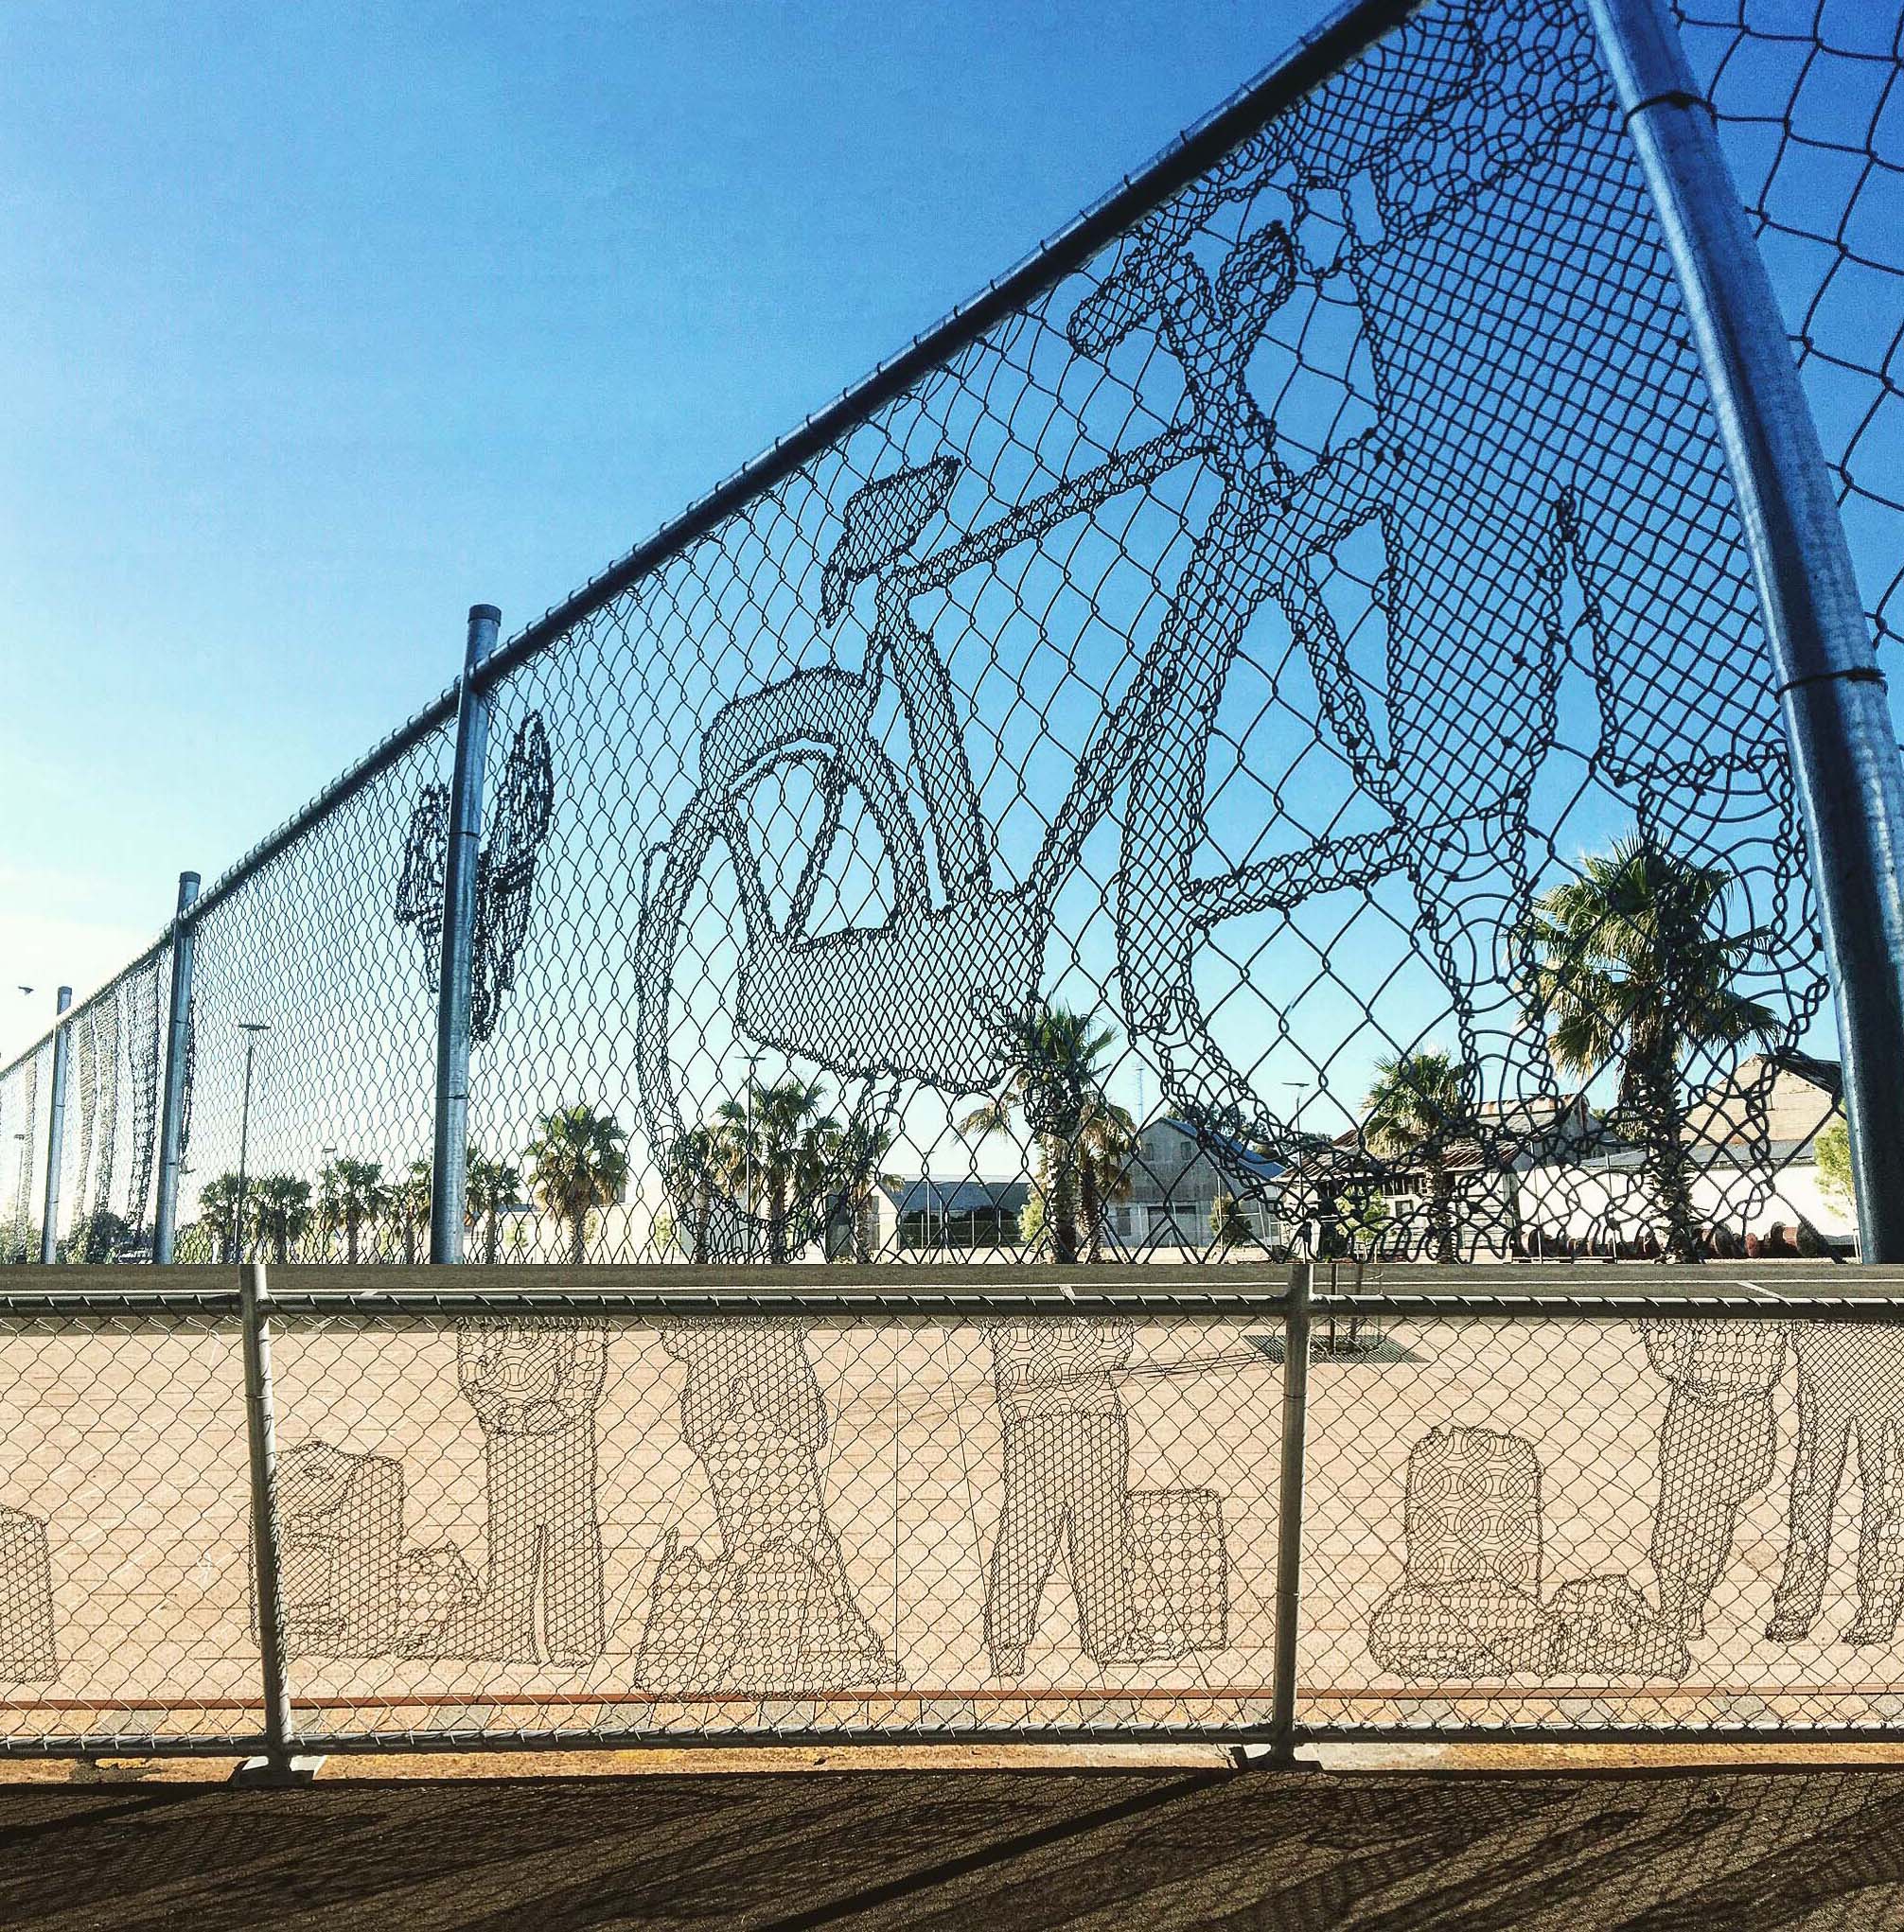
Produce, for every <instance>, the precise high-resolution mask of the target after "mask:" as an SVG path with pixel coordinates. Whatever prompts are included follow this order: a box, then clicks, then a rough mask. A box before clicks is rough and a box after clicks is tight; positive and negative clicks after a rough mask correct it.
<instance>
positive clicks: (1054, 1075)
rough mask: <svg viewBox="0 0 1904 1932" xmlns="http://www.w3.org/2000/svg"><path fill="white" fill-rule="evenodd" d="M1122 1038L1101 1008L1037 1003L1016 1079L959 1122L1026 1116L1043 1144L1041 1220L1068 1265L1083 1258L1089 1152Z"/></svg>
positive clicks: (988, 1124) (1024, 1024)
mask: <svg viewBox="0 0 1904 1932" xmlns="http://www.w3.org/2000/svg"><path fill="white" fill-rule="evenodd" d="M1117 1037H1118V1036H1117V1034H1116V1032H1115V1031H1114V1030H1113V1029H1112V1028H1111V1027H1105V1026H1101V1025H1100V1024H1099V1022H1098V1017H1097V1014H1096V1012H1095V1011H1092V1012H1086V1013H1081V1012H1075V1011H1073V1010H1071V1009H1070V1008H1069V1007H1061V1006H1049V1005H1043V1004H1040V1005H1037V1006H1034V1007H1031V1008H1030V1009H1029V1010H1027V1011H1025V1012H1024V1013H1021V1014H1020V1015H1019V1016H1018V1018H1017V1019H1016V1020H1015V1021H1014V1023H1013V1027H1012V1073H1011V1076H1010V1078H1009V1079H1008V1080H1006V1082H1005V1084H1004V1086H1003V1087H1001V1088H1000V1089H999V1091H998V1093H997V1094H996V1096H995V1097H994V1098H992V1099H991V1100H989V1101H987V1102H986V1104H985V1105H984V1106H982V1107H975V1108H974V1109H973V1110H972V1111H971V1113H969V1114H967V1115H965V1117H964V1118H963V1119H962V1120H961V1121H960V1122H959V1132H960V1133H962V1134H965V1135H967V1136H971V1135H974V1134H984V1133H1004V1132H1007V1131H1009V1129H1010V1127H1011V1124H1012V1120H1013V1117H1014V1115H1023V1116H1024V1120H1025V1124H1026V1125H1027V1126H1028V1127H1029V1128H1030V1129H1031V1134H1032V1137H1033V1140H1034V1141H1035V1143H1036V1147H1037V1160H1036V1178H1037V1182H1038V1188H1039V1194H1040V1197H1041V1199H1042V1201H1043V1203H1044V1213H1043V1216H1042V1217H1041V1219H1042V1221H1043V1224H1044V1225H1045V1226H1046V1227H1049V1231H1050V1242H1051V1250H1052V1258H1053V1259H1054V1260H1056V1261H1058V1262H1060V1263H1063V1264H1065V1265H1069V1264H1071V1263H1074V1262H1075V1261H1076V1260H1077V1258H1078V1247H1079V1242H1078V1208H1079V1197H1080V1193H1081V1191H1082V1175H1081V1172H1080V1168H1081V1166H1082V1160H1081V1154H1082V1150H1083V1148H1084V1140H1085V1132H1086V1129H1087V1127H1088V1126H1089V1124H1090V1121H1091V1119H1092V1116H1093V1114H1094V1112H1095V1111H1096V1110H1099V1109H1105V1108H1108V1107H1109V1105H1110V1103H1109V1102H1108V1101H1107V1100H1106V1099H1105V1098H1104V1094H1103V1080H1102V1070H1101V1065H1100V1063H1101V1062H1102V1059H1103V1057H1104V1055H1105V1054H1106V1053H1107V1052H1109V1050H1110V1049H1111V1047H1112V1045H1114V1044H1115V1043H1116V1041H1117ZM1117 1111H1118V1112H1121V1111H1122V1110H1121V1109H1119V1110H1117ZM1123 1117H1124V1119H1125V1120H1126V1121H1128V1120H1129V1118H1130V1115H1128V1114H1125V1115H1124V1116H1123Z"/></svg>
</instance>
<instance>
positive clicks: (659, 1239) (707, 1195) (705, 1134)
mask: <svg viewBox="0 0 1904 1932" xmlns="http://www.w3.org/2000/svg"><path fill="white" fill-rule="evenodd" d="M725 1152H726V1149H725V1144H724V1143H723V1141H722V1139H721V1137H720V1133H719V1131H718V1129H717V1127H716V1126H714V1125H708V1124H703V1125H702V1126H699V1127H690V1128H689V1129H687V1131H686V1132H685V1133H682V1134H681V1136H680V1138H679V1140H677V1141H676V1142H675V1145H674V1148H673V1150H672V1151H671V1153H670V1154H669V1157H668V1164H667V1172H666V1174H665V1176H664V1177H663V1178H664V1181H665V1184H666V1186H667V1193H668V1199H669V1200H670V1201H673V1202H675V1203H686V1216H687V1226H686V1227H685V1228H683V1227H682V1226H681V1224H680V1221H679V1220H678V1219H677V1217H676V1215H675V1213H674V1211H673V1210H671V1209H663V1210H662V1213H661V1214H659V1215H657V1216H656V1217H655V1226H654V1240H655V1244H656V1246H657V1248H658V1249H659V1250H660V1252H661V1253H662V1254H666V1253H668V1252H669V1251H670V1250H671V1249H677V1248H678V1249H679V1251H680V1252H681V1254H682V1255H684V1256H686V1257H687V1259H688V1260H690V1261H692V1262H693V1263H694V1264H695V1266H696V1267H697V1268H698V1267H704V1266H705V1265H706V1263H707V1258H708V1226H709V1223H710V1222H711V1221H713V1219H714V1184H715V1181H716V1178H717V1177H718V1176H719V1175H720V1173H721V1172H722V1171H723V1170H724V1168H725ZM663 1217H665V1221H666V1226H665V1228H663V1226H662V1221H663Z"/></svg>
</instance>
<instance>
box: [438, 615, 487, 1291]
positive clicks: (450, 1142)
mask: <svg viewBox="0 0 1904 1932" xmlns="http://www.w3.org/2000/svg"><path fill="white" fill-rule="evenodd" d="M501 625H502V612H501V611H500V610H498V609H497V608H496V606H494V605H493V604H477V605H474V606H471V607H470V611H469V631H468V637H467V641H466V642H465V644H464V649H463V676H462V679H461V681H460V683H459V685H458V688H457V693H456V762H455V766H454V768H453V771H452V773H451V776H450V849H449V852H448V855H447V860H446V863H445V865H444V868H443V965H442V972H441V974H440V975H439V977H438V979H437V984H436V1109H435V1120H434V1133H433V1134H432V1144H433V1149H434V1152H433V1158H432V1162H431V1168H430V1258H431V1260H432V1262H435V1263H438V1264H439V1265H440V1264H447V1263H454V1262H459V1261H461V1260H462V1258H463V1210H464V1191H465V1181H466V1179H467V1175H466V1172H465V1165H466V1162H467V1150H468V1143H469V1010H470V1002H471V998H472V996H473V993H474V979H475V970H476V910H477V907H476V887H477V871H478V866H479V861H480V855H481V851H482V842H483V770H484V764H485V761H486V759H487V757H488V751H489V694H488V693H487V692H486V691H484V690H482V689H481V688H480V687H479V685H478V683H477V679H476V673H477V671H478V670H479V669H480V668H481V666H482V664H483V662H484V660H485V659H486V658H487V657H488V656H489V654H490V652H492V651H493V650H494V649H495V648H496V639H497V634H498V632H499V630H500V628H501Z"/></svg>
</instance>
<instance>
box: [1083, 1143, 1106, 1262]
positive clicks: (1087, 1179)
mask: <svg viewBox="0 0 1904 1932" xmlns="http://www.w3.org/2000/svg"><path fill="white" fill-rule="evenodd" d="M1078 1182H1079V1189H1080V1192H1081V1194H1082V1197H1083V1203H1082V1204H1083V1211H1084V1259H1085V1260H1086V1261H1087V1262H1091V1263H1096V1262H1098V1261H1102V1259H1103V1245H1102V1243H1103V1223H1104V1203H1103V1196H1102V1192H1101V1191H1100V1189H1099V1186H1098V1169H1097V1164H1096V1163H1095V1162H1094V1161H1093V1160H1091V1158H1090V1157H1089V1156H1088V1155H1086V1156H1085V1157H1084V1159H1083V1160H1081V1161H1080V1162H1079V1163H1078Z"/></svg>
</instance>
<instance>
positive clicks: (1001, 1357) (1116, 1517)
mask: <svg viewBox="0 0 1904 1932" xmlns="http://www.w3.org/2000/svg"><path fill="white" fill-rule="evenodd" d="M1136 1332H1137V1324H1136V1323H1135V1322H1130V1321H1104V1320H1097V1321H1094V1320H1089V1319H1085V1318H1084V1317H1076V1318H1066V1319H1052V1318H1049V1317H1047V1318H1045V1319H1043V1320H1038V1321H1030V1322H1000V1323H997V1324H995V1325H993V1326H992V1329H991V1341H992V1384H993V1388H994V1389H995V1391H996V1395H997V1400H998V1413H999V1417H1000V1420H1001V1421H1002V1423H1003V1426H1004V1435H1005V1501H1004V1507H1003V1509H1002V1510H1001V1511H1000V1513H999V1517H998V1534H997V1537H996V1539H995V1540H994V1542H993V1545H992V1561H991V1567H990V1571H989V1573H988V1577H987V1587H986V1591H985V1647H986V1649H987V1650H988V1651H989V1652H990V1653H991V1658H992V1673H993V1675H994V1676H995V1677H1022V1676H1023V1675H1024V1670H1025V1649H1026V1646H1027V1645H1028V1644H1029V1643H1030V1642H1031V1639H1032V1637H1033V1636H1034V1635H1035V1634H1036V1631H1037V1623H1038V1606H1039V1603H1040V1601H1041V1600H1042V1598H1043V1596H1044V1593H1045V1581H1046V1579H1047V1577H1049V1575H1050V1573H1051V1565H1052V1563H1053V1562H1054V1561H1055V1560H1056V1559H1057V1556H1058V1554H1059V1552H1060V1551H1061V1550H1062V1551H1063V1552H1064V1554H1065V1559H1066V1566H1067V1569H1068V1571H1069V1572H1070V1579H1071V1592H1072V1596H1073V1598H1074V1599H1075V1601H1076V1604H1077V1613H1078V1629H1079V1635H1080V1637H1081V1638H1082V1640H1083V1643H1084V1651H1085V1654H1086V1655H1087V1656H1088V1657H1090V1658H1091V1659H1092V1660H1093V1661H1094V1662H1096V1663H1099V1664H1106V1663H1111V1662H1115V1661H1119V1660H1128V1659H1129V1658H1130V1656H1131V1654H1132V1650H1133V1645H1134V1637H1135V1631H1134V1625H1135V1621H1136V1620H1135V1606H1134V1601H1133V1593H1132V1589H1131V1547H1130V1542H1131V1537H1130V1519H1131V1507H1130V1461H1131V1432H1130V1426H1129V1424H1128V1423H1127V1422H1126V1420H1125V1418H1124V1405H1123V1398H1122V1397H1121V1396H1119V1393H1118V1385H1117V1380H1116V1378H1117V1375H1118V1373H1119V1370H1121V1369H1122V1368H1123V1366H1124V1364H1125V1362H1126V1361H1129V1359H1130V1353H1131V1343H1132V1340H1133V1338H1134V1336H1135V1334H1136Z"/></svg>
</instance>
